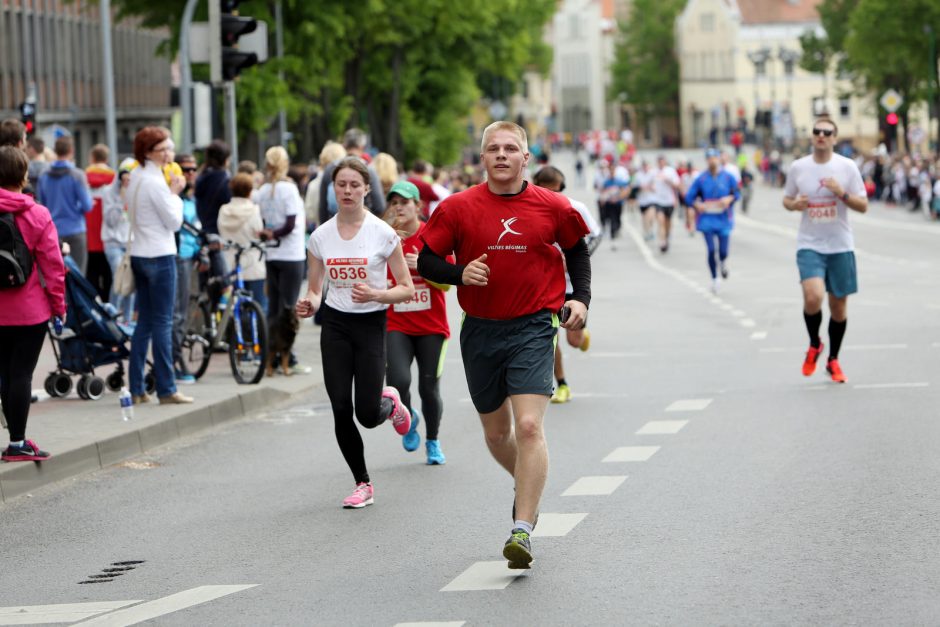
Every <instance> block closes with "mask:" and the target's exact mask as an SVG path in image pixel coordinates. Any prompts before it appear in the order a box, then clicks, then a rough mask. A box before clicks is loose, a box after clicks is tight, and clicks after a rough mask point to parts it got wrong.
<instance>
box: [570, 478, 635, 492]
mask: <svg viewBox="0 0 940 627" xmlns="http://www.w3.org/2000/svg"><path fill="white" fill-rule="evenodd" d="M626 480H627V478H626V476H607V477H581V478H580V479H578V480H577V481H575V482H574V483H572V484H571V486H570V487H569V488H568V489H567V490H565V491H564V492H562V493H561V495H562V496H609V495H611V494H613V493H614V490H616V489H617V488H619V487H620V484H621V483H623V482H624V481H626Z"/></svg>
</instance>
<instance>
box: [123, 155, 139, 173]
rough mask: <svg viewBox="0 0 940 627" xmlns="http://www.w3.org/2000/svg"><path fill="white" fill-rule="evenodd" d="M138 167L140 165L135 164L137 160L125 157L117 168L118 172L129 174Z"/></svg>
mask: <svg viewBox="0 0 940 627" xmlns="http://www.w3.org/2000/svg"><path fill="white" fill-rule="evenodd" d="M138 165H140V164H139V163H137V159H134V158H133V157H127V158H126V159H124V161H122V162H121V165H119V166H118V172H130V171H131V170H133V169H134V168H136V167H137V166H138Z"/></svg>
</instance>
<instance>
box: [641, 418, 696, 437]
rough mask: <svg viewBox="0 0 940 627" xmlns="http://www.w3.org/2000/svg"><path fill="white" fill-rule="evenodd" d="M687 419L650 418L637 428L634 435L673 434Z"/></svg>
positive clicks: (684, 424) (680, 428)
mask: <svg viewBox="0 0 940 627" xmlns="http://www.w3.org/2000/svg"><path fill="white" fill-rule="evenodd" d="M687 424H689V421H688V420H651V421H649V422H647V423H646V424H645V425H643V426H642V427H640V428H639V430H637V432H636V435H675V434H676V433H679V431H681V430H682V427H684V426H686V425H687Z"/></svg>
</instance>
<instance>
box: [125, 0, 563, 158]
mask: <svg viewBox="0 0 940 627" xmlns="http://www.w3.org/2000/svg"><path fill="white" fill-rule="evenodd" d="M209 1H217V0H209ZM114 2H115V5H116V6H119V7H120V11H121V12H122V14H125V15H136V16H139V17H140V18H141V19H142V20H143V23H144V25H147V26H157V25H159V26H167V25H169V27H170V31H171V36H170V39H169V41H168V48H167V49H168V51H169V52H170V53H171V54H175V51H176V50H177V48H178V31H179V24H178V22H179V16H180V15H181V14H182V8H183V6H185V0H163V2H160V3H154V2H153V1H152V0H114ZM201 4H202V5H203V11H202V12H203V14H205V8H204V7H205V3H201ZM554 10H555V2H554V0H504V1H503V2H499V3H495V2H491V1H490V0H462V1H461V2H451V1H450V0H420V1H419V0H360V1H359V2H334V1H332V0H283V16H284V25H285V28H284V49H285V54H284V57H283V58H281V59H277V58H273V57H274V48H273V40H274V38H273V36H272V44H271V48H270V52H271V57H272V58H271V59H270V60H269V61H268V63H266V64H264V65H262V66H258V67H255V68H251V69H249V70H246V71H245V72H243V73H242V76H241V77H240V79H239V82H238V89H237V94H238V105H239V127H240V129H241V130H242V131H246V130H250V131H253V132H262V131H264V130H265V129H267V128H269V127H270V126H271V125H272V123H273V122H274V120H275V118H276V116H277V112H278V111H279V110H280V109H281V107H284V108H285V110H286V112H287V117H288V121H289V125H290V127H291V129H292V130H296V131H300V132H303V133H308V134H310V135H311V136H312V140H311V141H310V142H309V144H310V149H311V150H318V149H319V147H320V145H322V143H323V141H324V140H326V139H328V138H331V137H337V136H338V135H339V134H340V133H342V131H343V130H344V129H345V128H347V127H349V126H360V127H362V128H365V129H366V130H367V131H368V132H369V133H370V135H371V136H372V140H373V143H374V144H375V145H377V146H378V147H379V148H381V149H382V150H385V151H386V152H389V153H391V154H393V155H395V156H396V157H398V158H400V159H411V158H414V157H417V156H421V157H422V158H426V159H430V160H432V161H434V162H435V163H443V162H449V161H452V160H453V159H455V158H456V156H457V154H458V151H459V149H460V147H461V146H462V145H463V144H464V143H466V140H467V139H468V138H467V132H466V129H465V127H464V122H463V120H464V118H465V116H466V115H467V114H468V113H469V112H470V110H471V108H472V106H473V104H474V103H475V102H476V101H477V99H478V98H479V96H480V95H481V89H480V88H479V87H478V86H477V83H478V80H479V78H480V77H481V76H484V75H486V76H497V77H500V78H502V79H505V81H506V82H507V83H508V84H510V85H516V84H518V82H519V80H520V78H521V76H522V72H523V71H524V70H525V69H526V68H527V67H530V66H532V65H538V66H540V69H542V70H543V71H545V70H547V65H546V53H547V52H548V53H550V51H548V49H547V48H546V46H545V45H544V44H543V43H542V34H541V33H542V29H543V26H544V25H545V23H546V22H547V21H548V20H549V19H550V18H551V16H552V14H553V13H554ZM239 11H240V13H241V14H242V15H251V16H253V17H256V18H259V19H264V20H265V21H267V22H268V23H269V32H271V33H273V32H274V20H273V14H274V2H273V1H265V0H247V1H245V2H242V3H241V5H240V6H239ZM198 15H199V14H198V13H197V19H198ZM279 74H282V75H283V81H282V80H280V79H279ZM305 156H307V157H309V156H311V155H310V154H308V155H305Z"/></svg>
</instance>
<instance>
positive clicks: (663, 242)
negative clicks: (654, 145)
mask: <svg viewBox="0 0 940 627" xmlns="http://www.w3.org/2000/svg"><path fill="white" fill-rule="evenodd" d="M654 172H655V175H654V177H653V198H654V204H655V205H656V216H657V219H658V220H659V252H661V253H665V252H666V251H667V250H669V234H670V231H671V230H672V212H673V211H675V208H676V190H677V189H679V173H678V172H676V169H675V168H674V167H672V166H671V165H669V164H668V163H667V162H666V157H664V156H662V155H660V156H659V157H657V158H656V170H655V171H654Z"/></svg>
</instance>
